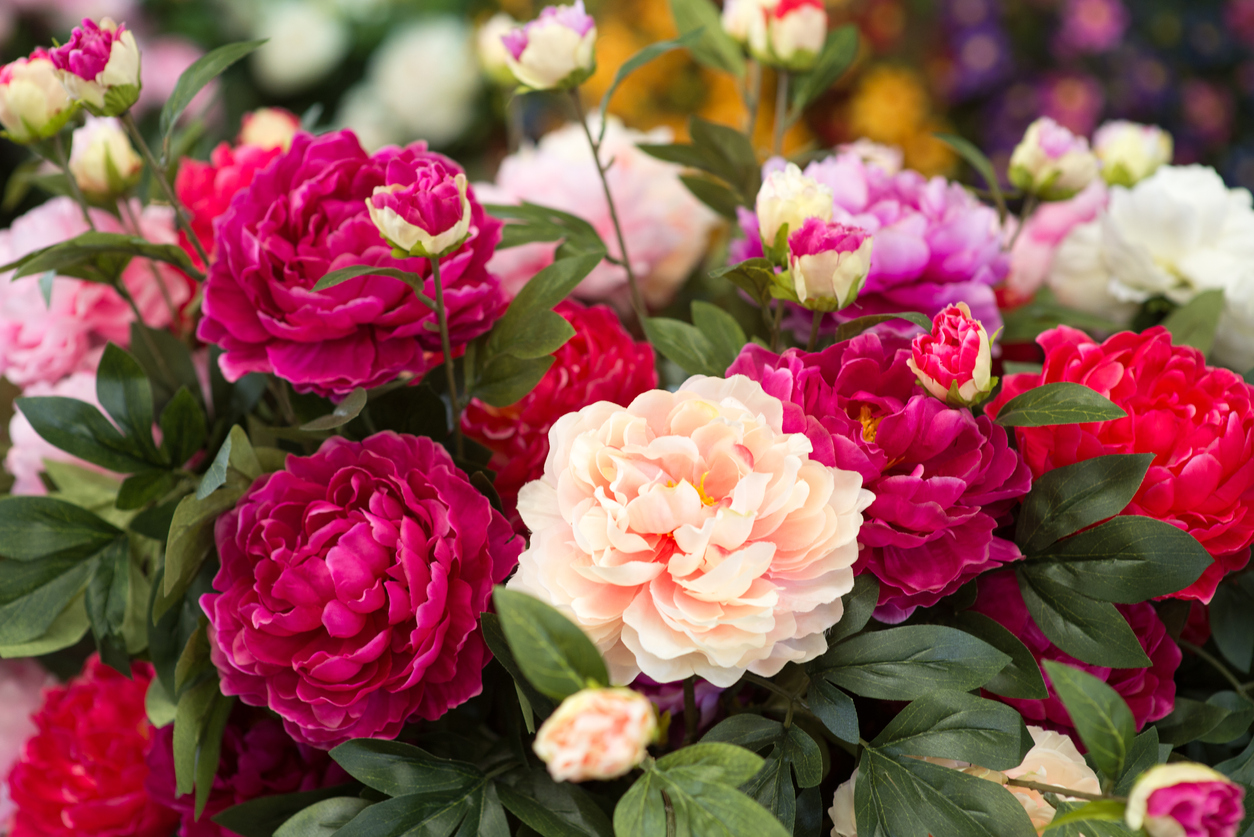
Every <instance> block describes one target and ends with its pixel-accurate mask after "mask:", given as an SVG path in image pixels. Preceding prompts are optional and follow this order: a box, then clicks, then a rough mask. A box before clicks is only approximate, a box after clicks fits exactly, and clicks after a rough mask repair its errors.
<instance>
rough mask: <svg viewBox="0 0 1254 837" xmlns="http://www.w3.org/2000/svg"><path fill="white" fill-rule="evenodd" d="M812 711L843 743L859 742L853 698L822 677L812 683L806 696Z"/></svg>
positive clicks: (856, 713)
mask: <svg viewBox="0 0 1254 837" xmlns="http://www.w3.org/2000/svg"><path fill="white" fill-rule="evenodd" d="M806 699H807V701H808V702H809V704H810V711H811V712H813V713H814V714H815V716H816V717H817V718H818V719H819V720H820V721H822V722H823V726H825V727H827V729H828V730H829V731H830V732H831V733H832V734H833V735H835V736H836V737H837V738H839V739H840V740H842V741H849V742H851V743H856V742H857V740H858V709H857V707H856V706H854V703H853V698H851V697H849V695H847V694H845V693H844V692H842V691H841V690H840V689H837V688H836V687H835V686H833V685H832V684H831V683H828V682H827V681H826V680H824V679H823V678H821V677H817V678H815V679H813V680H811V681H810V690H809V692H807V694H806Z"/></svg>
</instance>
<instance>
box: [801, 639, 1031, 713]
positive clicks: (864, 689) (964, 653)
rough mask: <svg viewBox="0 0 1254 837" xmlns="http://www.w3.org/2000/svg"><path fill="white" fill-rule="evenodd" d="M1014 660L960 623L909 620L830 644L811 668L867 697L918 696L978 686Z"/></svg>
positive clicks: (814, 672) (851, 690)
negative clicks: (909, 622)
mask: <svg viewBox="0 0 1254 837" xmlns="http://www.w3.org/2000/svg"><path fill="white" fill-rule="evenodd" d="M1009 662H1010V657H1008V656H1007V655H1005V654H1003V653H1001V652H1000V651H998V650H997V649H996V648H994V647H993V646H991V645H989V644H988V643H987V642H984V641H983V640H979V639H976V638H975V637H973V636H971V635H970V634H966V633H963V632H962V631H959V630H957V629H956V628H946V627H942V626H940V625H910V626H906V627H900V628H889V629H887V630H883V631H874V632H872V633H864V634H859V635H858V636H855V637H852V638H850V639H847V640H845V641H843V642H841V643H839V644H838V645H834V646H832V647H830V648H829V649H828V650H827V653H826V654H824V655H823V656H822V657H820V658H819V660H818V661H817V662H816V663H814V664H812V667H811V668H810V671H811V672H812V676H819V677H822V678H824V679H825V680H829V681H830V682H832V683H833V684H835V685H837V686H840V687H841V688H843V689H846V690H848V691H850V692H853V693H854V694H856V695H862V696H863V697H871V698H880V699H882V700H914V699H915V698H918V697H922V696H923V695H925V694H927V693H929V692H931V691H934V690H936V689H957V690H960V691H967V690H969V689H975V688H978V687H980V686H983V685H984V684H985V683H987V682H988V681H989V680H991V679H992V678H993V676H994V675H996V674H997V673H998V672H999V671H1001V670H1002V669H1003V668H1005V666H1006V664H1007V663H1009Z"/></svg>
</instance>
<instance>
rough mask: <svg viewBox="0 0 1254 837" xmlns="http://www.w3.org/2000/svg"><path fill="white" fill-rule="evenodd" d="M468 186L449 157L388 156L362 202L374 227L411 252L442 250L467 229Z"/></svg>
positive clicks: (435, 253)
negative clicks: (376, 183)
mask: <svg viewBox="0 0 1254 837" xmlns="http://www.w3.org/2000/svg"><path fill="white" fill-rule="evenodd" d="M469 189H470V186H469V184H468V183H467V181H466V174H465V173H464V172H463V171H462V170H461V169H460V168H458V167H457V166H456V165H455V164H452V162H451V161H449V162H445V161H443V160H441V159H440V158H437V157H434V156H427V157H419V158H417V159H412V160H406V159H394V160H392V161H391V162H389V163H388V167H387V172H386V175H385V180H384V184H383V185H382V186H376V187H375V190H374V194H372V195H371V196H370V197H369V198H367V200H366V208H367V210H368V211H369V212H370V218H371V220H372V221H374V225H375V227H377V228H378V230H379V233H380V234H381V235H382V236H383V237H384V238H385V239H387V240H388V242H389V243H391V245H392V246H393V247H396V248H397V249H399V250H404V251H405V252H406V253H409V254H410V255H411V256H426V257H430V256H442V255H444V254H445V253H447V252H449V251H450V250H452V249H454V248H456V247H458V246H460V245H461V243H462V241H463V240H465V238H466V236H467V235H468V234H469V232H470V197H469Z"/></svg>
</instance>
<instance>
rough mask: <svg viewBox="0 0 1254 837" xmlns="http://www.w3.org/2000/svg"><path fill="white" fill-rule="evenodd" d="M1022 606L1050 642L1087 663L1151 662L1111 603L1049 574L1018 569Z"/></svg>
mask: <svg viewBox="0 0 1254 837" xmlns="http://www.w3.org/2000/svg"><path fill="white" fill-rule="evenodd" d="M1016 574H1017V576H1018V579H1019V591H1020V592H1021V593H1022V594H1023V603H1024V604H1025V605H1027V608H1028V613H1030V614H1031V615H1032V619H1033V621H1035V622H1036V624H1037V625H1038V626H1040V629H1041V630H1042V631H1044V633H1045V636H1047V637H1049V640H1050V642H1052V643H1054V644H1055V645H1057V646H1058V647H1059V648H1061V649H1062V650H1063V651H1065V652H1067V653H1068V654H1070V655H1071V656H1073V657H1075V658H1077V659H1079V660H1083V661H1084V662H1086V663H1091V664H1092V665H1099V666H1109V667H1110V668H1145V667H1146V666H1148V665H1149V664H1150V660H1149V657H1147V656H1145V651H1144V650H1143V649H1142V648H1141V644H1140V643H1139V642H1137V639H1136V634H1134V633H1133V632H1132V628H1130V627H1129V626H1128V623H1127V620H1125V619H1124V618H1123V615H1122V614H1120V613H1119V611H1118V610H1116V609H1115V606H1114V605H1113V604H1110V603H1109V602H1099V601H1097V600H1095V599H1091V598H1089V597H1088V596H1085V595H1083V594H1082V593H1079V592H1077V591H1075V590H1073V589H1072V588H1070V587H1067V586H1066V585H1064V584H1060V583H1058V582H1056V581H1054V580H1053V579H1051V578H1050V577H1049V576H1048V575H1047V574H1042V573H1037V572H1033V571H1031V570H1030V569H1029V568H1027V567H1021V568H1020V569H1019V570H1017V573H1016Z"/></svg>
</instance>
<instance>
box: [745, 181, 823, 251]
mask: <svg viewBox="0 0 1254 837" xmlns="http://www.w3.org/2000/svg"><path fill="white" fill-rule="evenodd" d="M832 205H833V204H832V190H831V189H829V188H828V187H826V186H824V185H823V184H821V183H819V182H818V181H817V180H813V179H811V178H809V177H806V176H805V175H804V174H802V173H801V169H799V168H797V166H796V164H795V163H789V164H788V165H787V166H785V167H784V169H783V171H774V172H771V174H770V175H769V176H768V177H767V178H766V180H765V181H764V182H763V183H762V188H761V189H759V190H758V199H757V203H756V207H755V209H756V211H757V214H758V229H759V230H760V231H761V233H762V244H763V246H765V247H766V250H767V252H770V251H771V250H772V249H773V248H774V246H775V239H776V238H777V237H778V236H779V231H780V230H785V231H786V232H785V233H784V235H786V236H787V235H789V234H791V233H792V232H794V231H796V230H799V229H801V225H802V224H804V223H805V221H806V219H807V218H817V219H819V220H820V221H823V222H825V223H826V222H827V221H830V220H832Z"/></svg>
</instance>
